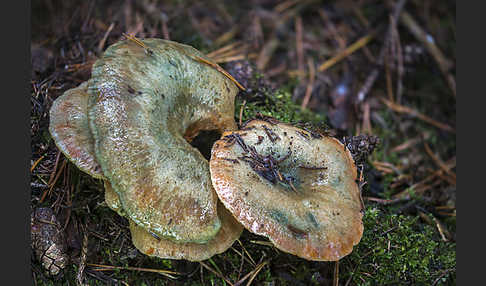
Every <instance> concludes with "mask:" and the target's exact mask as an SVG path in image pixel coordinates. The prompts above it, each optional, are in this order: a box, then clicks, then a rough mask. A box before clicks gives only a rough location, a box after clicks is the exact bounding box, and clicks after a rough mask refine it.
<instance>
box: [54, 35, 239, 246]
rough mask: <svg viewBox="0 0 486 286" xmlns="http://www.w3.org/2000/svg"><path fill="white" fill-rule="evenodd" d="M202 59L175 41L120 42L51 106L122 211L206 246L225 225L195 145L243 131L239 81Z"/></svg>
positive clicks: (66, 146)
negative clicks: (237, 116) (237, 113)
mask: <svg viewBox="0 0 486 286" xmlns="http://www.w3.org/2000/svg"><path fill="white" fill-rule="evenodd" d="M201 58H203V59H204V58H205V56H204V55H203V54H202V53H200V52H199V51H197V50H196V49H194V48H192V47H190V46H187V45H183V44H179V43H175V42H171V41H165V40H161V39H145V40H143V41H141V44H139V43H137V42H134V41H129V40H125V41H120V42H118V43H115V44H114V45H112V46H110V47H109V48H108V49H107V50H106V51H105V53H104V54H103V56H102V57H101V58H100V59H98V60H97V61H96V62H95V64H94V65H93V69H92V77H91V79H90V80H89V81H87V82H85V83H82V84H81V85H80V86H78V87H77V88H74V89H71V90H68V91H66V92H65V93H64V94H63V95H62V96H60V97H59V98H57V99H56V101H55V102H54V104H53V106H52V108H51V111H50V127H49V130H50V133H51V135H52V137H53V138H54V141H55V142H56V145H57V146H58V147H59V149H60V150H61V151H62V152H63V153H64V155H66V157H67V158H68V159H69V160H70V161H71V162H73V163H74V164H75V165H76V166H77V167H79V168H80V169H81V170H83V171H84V172H86V173H88V174H90V175H91V176H93V177H96V178H101V179H104V180H105V181H106V182H105V186H111V187H112V188H113V190H114V193H116V195H117V196H118V197H116V196H111V197H109V195H110V194H108V195H107V200H110V199H111V200H112V202H113V203H115V202H116V203H117V204H118V212H119V213H120V214H123V215H125V216H126V217H127V218H129V220H130V221H132V222H134V223H135V224H136V225H138V226H140V227H141V228H143V229H144V230H145V231H146V232H147V233H148V232H150V233H153V234H154V235H155V236H156V237H159V238H164V239H169V240H172V241H174V242H178V243H188V242H191V243H199V244H204V243H206V242H209V241H211V240H212V239H213V238H214V237H215V236H216V235H217V234H218V232H219V231H220V229H221V220H220V218H219V216H218V211H217V204H218V203H217V200H218V199H217V195H216V193H215V191H214V189H213V187H212V184H211V180H210V175H209V164H208V161H207V160H206V159H205V158H204V157H203V155H201V153H200V152H199V151H198V150H197V149H196V148H194V147H192V146H191V145H190V144H189V143H190V141H191V140H192V139H193V138H194V137H195V136H196V135H197V134H198V133H199V132H200V131H203V130H217V131H218V132H221V133H222V132H223V131H225V130H232V129H234V128H235V127H236V124H235V122H234V97H235V95H236V93H237V91H238V88H237V86H236V85H235V84H234V83H233V82H232V81H231V80H230V79H228V78H227V77H226V76H224V75H223V74H222V73H221V72H219V71H218V70H216V69H215V68H214V67H212V66H210V65H208V64H206V63H204V62H201V61H199V60H198V59H201ZM107 183H109V184H107ZM111 195H112V194H111Z"/></svg>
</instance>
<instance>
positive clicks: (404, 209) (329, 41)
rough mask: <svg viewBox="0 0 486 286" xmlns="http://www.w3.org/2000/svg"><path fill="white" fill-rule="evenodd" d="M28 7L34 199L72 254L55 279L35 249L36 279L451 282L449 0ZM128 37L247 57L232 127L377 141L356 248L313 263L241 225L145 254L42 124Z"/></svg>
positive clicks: (230, 62) (218, 58)
mask: <svg viewBox="0 0 486 286" xmlns="http://www.w3.org/2000/svg"><path fill="white" fill-rule="evenodd" d="M31 5H32V29H31V30H32V36H31V55H32V75H31V97H30V98H31V140H32V142H31V147H32V158H31V170H30V171H31V178H32V179H31V189H30V192H31V208H32V211H34V210H36V209H38V208H40V207H46V208H49V209H51V210H52V212H53V215H54V216H55V217H56V218H57V221H58V222H59V226H60V230H61V232H62V235H63V237H64V238H63V239H64V241H63V243H65V244H66V248H65V249H66V256H67V257H68V263H67V264H66V266H65V267H64V268H63V269H62V271H61V273H60V274H58V275H55V276H51V275H49V273H47V272H48V271H46V270H45V269H44V267H43V265H42V264H41V263H40V262H39V257H37V255H36V254H35V249H33V255H32V264H31V266H32V275H33V279H34V281H35V284H36V285H59V284H62V285H83V284H85V285H242V284H245V285H249V284H252V285H383V284H393V285H401V284H403V285H455V280H456V269H455V268H456V262H455V237H456V173H455V170H456V129H455V125H456V86H455V62H456V51H455V44H456V19H455V17H456V16H455V15H456V4H455V1H439V0H426V1H416V0H410V1H403V0H396V1H391V0H390V1H375V0H361V1H350V0H349V1H348V0H346V1H317V0H304V1H296V0H285V1H274V0H251V1H224V0H222V1H218V0H210V1H182V0H180V1H160V3H159V2H158V1H149V0H144V1H130V0H126V1H101V0H98V1H93V0H90V1H52V0H42V1H33V2H32V4H31ZM124 34H128V35H133V36H136V37H137V38H140V39H143V38H163V39H169V40H172V41H176V42H180V43H184V44H188V45H191V46H193V47H195V48H197V49H198V50H200V51H201V52H203V53H205V54H206V55H208V56H209V57H210V58H212V59H213V60H214V61H215V62H216V63H218V64H220V65H221V66H222V67H223V68H225V69H226V70H227V71H228V72H230V73H232V72H233V73H234V72H235V70H237V67H238V66H239V65H241V64H244V65H247V64H250V66H251V67H252V71H253V72H252V73H251V74H252V76H251V77H250V78H251V80H249V81H245V79H242V81H244V83H245V84H246V86H247V87H249V88H248V89H247V91H246V92H240V93H239V94H238V96H237V98H236V104H235V121H236V122H238V121H239V120H247V119H250V118H252V117H254V116H255V115H256V114H257V113H261V114H264V115H269V116H273V117H276V118H278V119H279V120H281V121H286V122H293V123H296V122H297V121H300V122H304V123H305V122H308V123H310V124H314V125H320V126H321V127H322V126H325V127H326V128H327V129H328V130H329V132H331V133H333V134H335V136H336V137H338V138H343V137H344V136H353V135H359V134H368V135H375V136H377V137H378V138H379V139H380V144H379V146H378V147H377V148H376V149H375V151H374V152H373V153H372V154H371V155H370V156H369V157H368V158H367V160H366V162H365V163H364V164H363V166H362V170H363V177H364V180H365V181H366V184H365V185H364V186H363V187H362V189H361V191H362V197H363V200H364V203H365V206H366V211H365V216H364V218H363V221H364V225H365V232H364V234H363V238H362V240H361V242H360V244H358V246H356V247H355V249H354V251H353V253H352V254H350V255H348V256H346V257H344V258H343V259H341V260H340V261H339V262H316V261H307V260H304V259H301V258H298V257H296V256H293V255H290V254H286V253H284V252H282V251H280V250H278V249H276V248H275V247H273V246H272V245H271V243H270V242H269V241H268V240H267V239H265V238H263V237H260V236H257V235H254V234H252V233H250V232H248V231H246V230H245V231H244V232H243V234H242V236H241V237H240V239H239V240H238V241H237V242H235V244H234V245H233V246H232V247H231V248H230V249H229V250H227V251H226V252H224V253H222V254H220V255H216V256H214V257H212V258H211V259H209V260H207V261H203V262H188V261H183V260H168V259H159V258H151V257H148V256H146V255H143V254H141V253H140V252H138V250H137V249H136V248H135V247H134V246H133V245H132V243H131V237H130V232H129V230H128V222H127V220H126V219H125V218H122V217H120V216H118V215H117V214H116V213H115V212H113V211H112V210H110V209H109V208H108V207H107V206H106V203H105V202H104V194H103V183H102V182H101V181H100V180H96V179H93V178H91V177H90V176H89V175H87V174H85V173H83V172H81V171H79V170H78V169H77V168H76V167H75V166H74V165H73V164H72V163H70V162H69V161H68V160H67V158H66V157H64V155H63V154H62V153H61V152H60V151H59V150H58V149H57V147H56V146H55V144H54V142H53V140H52V138H51V135H50V134H49V131H48V126H49V110H50V107H51V105H52V103H53V101H54V100H55V99H56V98H57V97H59V96H60V95H62V94H63V93H64V92H65V91H66V90H68V89H70V88H73V87H76V86H78V85H79V84H81V83H82V82H84V81H86V80H88V79H89V78H90V75H91V67H92V65H93V63H94V62H95V61H96V60H97V59H98V58H99V57H100V56H101V55H102V53H103V51H104V50H105V49H106V48H107V47H108V46H110V45H111V44H113V43H115V42H117V41H120V40H123V39H125V36H124ZM234 76H235V77H236V78H238V76H237V75H234ZM255 79H256V81H255ZM247 80H248V78H247ZM252 80H253V81H252ZM240 111H241V114H240Z"/></svg>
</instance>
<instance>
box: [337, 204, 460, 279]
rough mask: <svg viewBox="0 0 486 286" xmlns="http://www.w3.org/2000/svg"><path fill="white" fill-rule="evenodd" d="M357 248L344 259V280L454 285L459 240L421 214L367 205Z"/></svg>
mask: <svg viewBox="0 0 486 286" xmlns="http://www.w3.org/2000/svg"><path fill="white" fill-rule="evenodd" d="M363 223H364V226H365V230H364V233H363V237H362V239H361V242H360V243H359V244H358V245H357V247H356V249H355V250H354V251H353V252H352V253H351V254H350V255H349V256H347V257H346V258H344V259H343V260H342V265H343V268H344V269H343V271H342V272H341V274H342V276H341V278H343V279H344V280H347V279H348V278H350V279H351V280H352V282H354V283H353V284H357V285H432V284H433V283H435V285H454V284H455V278H456V272H455V268H456V250H455V248H456V244H455V243H454V242H443V241H441V240H440V237H439V234H438V231H437V230H436V229H434V228H433V227H431V226H429V225H424V224H420V223H419V222H418V217H410V216H404V215H397V214H385V213H384V212H382V211H380V210H378V209H375V208H368V209H367V210H366V213H365V215H364V217H363Z"/></svg>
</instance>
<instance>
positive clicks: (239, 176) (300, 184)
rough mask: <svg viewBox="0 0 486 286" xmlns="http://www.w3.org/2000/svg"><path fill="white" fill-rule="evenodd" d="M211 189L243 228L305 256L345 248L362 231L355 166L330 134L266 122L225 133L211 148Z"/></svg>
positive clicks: (321, 257)
mask: <svg viewBox="0 0 486 286" xmlns="http://www.w3.org/2000/svg"><path fill="white" fill-rule="evenodd" d="M210 170H211V178H212V182H213V185H214V188H215V190H216V192H217V194H218V196H219V198H220V199H221V201H222V202H223V204H224V205H225V206H226V207H227V208H228V209H229V211H230V212H231V213H232V214H233V215H234V216H235V217H236V219H237V220H238V221H239V222H240V223H242V224H243V226H244V227H245V228H246V229H248V230H249V231H251V232H253V233H255V234H259V235H263V236H266V237H268V238H269V239H270V241H272V242H273V243H274V245H275V246H276V247H277V248H279V249H281V250H283V251H285V252H288V253H291V254H294V255H297V256H299V257H302V258H305V259H308V260H318V261H334V260H338V259H340V258H342V257H343V256H345V255H347V254H349V253H350V252H351V251H352V249H353V246H354V245H356V244H357V243H358V242H359V241H360V239H361V236H362V233H363V224H362V205H361V200H360V194H359V189H358V186H357V184H356V182H355V180H356V175H357V173H356V167H355V164H354V161H353V159H352V157H351V154H350V153H349V151H348V150H347V149H346V148H345V147H344V145H343V144H341V143H340V142H339V141H338V140H337V139H335V138H332V137H327V136H322V135H320V134H317V133H311V132H308V131H306V130H303V129H299V128H297V127H294V126H292V125H288V124H284V123H279V122H277V121H273V120H259V119H256V120H252V121H250V122H248V123H247V124H246V125H245V126H244V127H243V128H242V129H241V130H238V131H232V132H225V133H223V135H222V138H221V139H220V140H218V141H217V142H216V143H215V144H214V146H213V149H212V154H211V160H210Z"/></svg>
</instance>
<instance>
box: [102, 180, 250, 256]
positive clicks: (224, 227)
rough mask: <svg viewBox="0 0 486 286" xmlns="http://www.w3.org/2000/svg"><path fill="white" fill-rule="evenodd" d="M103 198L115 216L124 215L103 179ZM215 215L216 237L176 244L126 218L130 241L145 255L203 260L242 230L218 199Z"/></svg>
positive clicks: (116, 197) (114, 195) (220, 251)
mask: <svg viewBox="0 0 486 286" xmlns="http://www.w3.org/2000/svg"><path fill="white" fill-rule="evenodd" d="M105 201H106V204H107V205H108V207H110V208H111V209H112V210H114V211H116V212H117V213H118V214H119V215H121V216H125V214H124V213H123V210H122V209H121V206H120V199H119V198H118V195H117V194H116V193H115V191H114V190H113V188H112V187H111V185H110V184H109V183H108V182H105ZM218 216H219V218H220V220H221V228H220V230H219V231H218V233H217V234H216V236H214V237H213V238H212V239H211V240H210V241H208V242H207V243H204V244H199V243H191V242H188V243H178V242H174V241H171V240H168V239H164V238H160V237H158V236H157V235H156V234H154V233H152V232H149V231H147V230H146V229H144V228H143V227H140V226H139V225H137V224H136V223H134V222H133V221H132V220H131V219H128V220H129V224H130V225H129V228H130V233H131V237H132V243H133V245H134V246H135V247H136V248H137V249H138V250H139V251H140V252H142V253H143V254H146V255H148V256H156V257H159V258H169V259H185V260H189V261H202V260H206V259H208V258H210V257H212V256H213V255H216V254H219V253H222V252H224V251H226V250H227V249H228V248H230V247H231V245H232V244H233V243H234V242H235V240H236V239H238V237H240V235H241V233H242V231H243V226H242V225H241V224H240V223H238V221H236V219H235V218H234V217H233V216H232V215H231V213H230V212H229V211H228V210H227V209H226V208H225V207H224V206H223V204H222V203H221V202H218Z"/></svg>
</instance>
